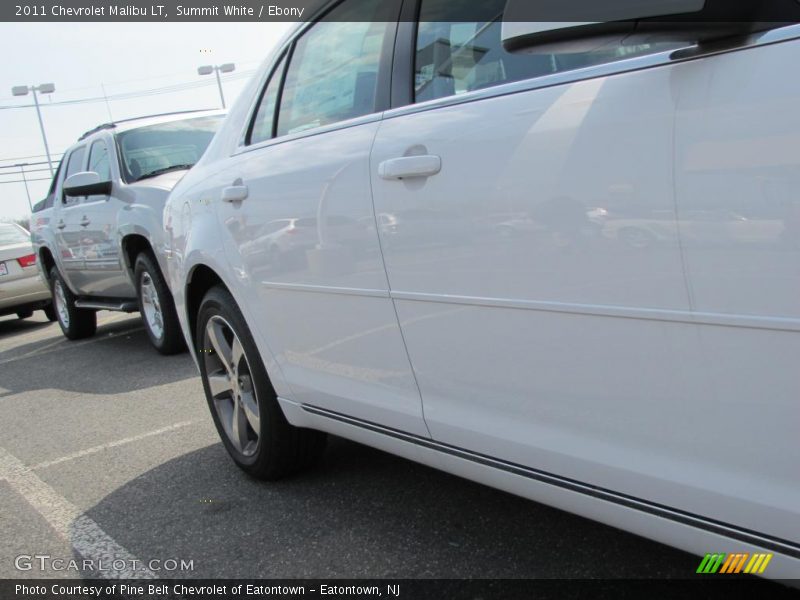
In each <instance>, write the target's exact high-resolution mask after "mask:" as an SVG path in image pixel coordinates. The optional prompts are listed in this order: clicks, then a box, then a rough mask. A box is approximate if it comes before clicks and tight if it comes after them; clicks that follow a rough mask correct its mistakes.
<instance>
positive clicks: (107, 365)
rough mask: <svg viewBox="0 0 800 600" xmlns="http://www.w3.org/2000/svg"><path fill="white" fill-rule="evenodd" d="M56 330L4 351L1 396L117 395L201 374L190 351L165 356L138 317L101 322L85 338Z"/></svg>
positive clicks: (1, 354) (0, 367)
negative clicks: (32, 393)
mask: <svg viewBox="0 0 800 600" xmlns="http://www.w3.org/2000/svg"><path fill="white" fill-rule="evenodd" d="M54 326H55V327H56V329H58V325H54ZM57 333H58V337H48V338H47V339H44V340H37V341H35V342H32V343H30V344H26V345H24V346H17V347H15V348H12V349H10V350H7V351H5V352H0V387H2V388H4V389H5V390H7V391H5V392H3V391H0V398H2V397H3V396H8V395H11V394H16V393H19V392H25V391H31V390H38V389H56V390H65V391H72V392H82V393H90V394H116V393H122V392H128V391H132V390H139V389H145V388H149V387H153V386H156V385H160V384H164V383H172V382H175V381H180V380H183V379H188V378H190V377H196V376H197V372H196V370H195V367H194V364H193V362H192V359H191V357H190V356H189V354H188V353H184V354H178V355H175V356H161V355H160V354H158V353H157V352H156V351H155V349H153V347H152V346H151V345H150V342H149V341H148V339H147V334H146V333H145V332H144V329H142V325H141V321H140V320H139V318H138V315H136V317H132V318H131V319H125V320H122V321H113V322H111V323H109V324H107V325H100V326H98V328H97V334H96V335H95V336H94V337H92V338H88V339H87V340H80V341H77V342H70V341H69V340H66V339H64V338H63V337H62V336H61V331H60V330H58V331H57Z"/></svg>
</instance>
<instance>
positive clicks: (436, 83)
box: [414, 0, 685, 102]
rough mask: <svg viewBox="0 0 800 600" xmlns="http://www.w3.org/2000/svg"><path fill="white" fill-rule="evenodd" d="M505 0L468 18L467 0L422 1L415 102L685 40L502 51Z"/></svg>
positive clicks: (471, 6)
mask: <svg viewBox="0 0 800 600" xmlns="http://www.w3.org/2000/svg"><path fill="white" fill-rule="evenodd" d="M505 4H506V0H483V1H482V3H481V4H480V10H481V11H483V14H482V16H483V20H482V21H471V22H465V21H464V20H463V19H462V18H460V16H461V15H466V14H469V15H470V18H474V17H475V13H476V10H478V8H477V7H476V5H475V3H474V2H472V1H471V0H422V5H421V7H420V17H419V21H420V22H419V25H418V27H417V43H416V59H415V67H414V96H415V101H416V102H424V101H426V100H434V99H436V98H443V97H446V96H453V95H457V94H463V93H466V92H471V91H474V90H479V89H482V88H486V87H490V86H494V85H500V84H502V83H508V82H511V81H519V80H522V79H531V78H534V77H541V76H543V75H551V74H553V73H559V72H562V71H568V70H572V69H580V68H583V67H590V66H593V65H597V64H601V63H607V62H611V61H615V60H621V59H624V58H630V57H633V56H639V55H642V54H649V53H653V52H660V51H664V50H669V49H671V48H678V47H680V46H683V45H685V44H681V43H679V42H670V41H662V42H654V43H643V44H634V45H630V46H621V45H617V44H611V45H606V46H602V47H601V48H599V49H596V50H592V51H587V52H562V53H558V52H555V53H553V52H549V53H528V52H525V53H511V52H506V50H505V49H504V48H503V43H502V37H501V29H502V17H503V10H504V8H505Z"/></svg>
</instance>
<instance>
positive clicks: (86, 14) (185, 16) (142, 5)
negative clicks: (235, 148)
mask: <svg viewBox="0 0 800 600" xmlns="http://www.w3.org/2000/svg"><path fill="white" fill-rule="evenodd" d="M349 1H364V0H349ZM374 1H377V2H380V1H381V0H374ZM407 1H414V0H407ZM424 1H425V0H423V2H424ZM332 3H335V1H334V0H4V1H3V2H1V3H0V21H8V22H37V21H41V22H45V21H50V22H52V21H60V22H90V21H98V22H102V21H106V22H203V21H230V22H245V21H250V22H257V21H263V22H279V21H284V22H285V21H290V22H305V21H309V20H313V19H314V18H315V17H316V16H317V15H318V14H319V13H320V11H322V10H324V8H325V7H326V6H328V5H330V4H332ZM367 4H369V2H365V5H367ZM488 5H491V6H494V5H496V6H497V7H498V9H497V12H498V14H497V17H500V15H502V14H503V13H504V12H505V15H504V16H503V17H502V18H504V19H505V20H511V21H534V22H535V21H538V22H587V21H589V22H597V21H600V22H606V21H618V20H630V19H637V20H638V19H639V18H645V19H646V20H647V21H669V22H674V21H679V22H753V21H766V22H780V23H797V22H800V2H798V1H797V0H658V1H657V2H656V1H655V0H493V1H488ZM431 8H432V9H433V10H432V11H431V10H429V11H427V13H426V14H428V15H432V17H433V18H431V19H430V20H437V19H436V16H435V15H436V10H439V11H440V12H441V13H442V15H441V17H442V18H441V20H451V19H452V16H453V15H454V14H456V15H457V19H458V20H459V21H470V22H472V21H483V20H485V19H486V18H487V16H486V15H487V2H482V1H477V0H475V1H466V0H452V1H451V2H446V3H441V2H437V3H435V4H432V6H431ZM676 11H677V12H676ZM411 12H412V11H409V13H410V14H411ZM373 13H374V10H365V17H364V20H369V17H368V16H367V15H371V14H373ZM631 15H635V16H631ZM659 15H664V16H659ZM348 18H353V17H352V15H351V16H349V17H348Z"/></svg>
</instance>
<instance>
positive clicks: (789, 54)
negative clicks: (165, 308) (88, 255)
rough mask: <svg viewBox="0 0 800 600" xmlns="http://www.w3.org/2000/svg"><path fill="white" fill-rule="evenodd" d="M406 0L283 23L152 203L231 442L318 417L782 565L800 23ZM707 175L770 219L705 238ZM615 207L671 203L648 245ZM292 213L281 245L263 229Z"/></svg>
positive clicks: (799, 264) (450, 463) (789, 573)
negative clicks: (159, 210)
mask: <svg viewBox="0 0 800 600" xmlns="http://www.w3.org/2000/svg"><path fill="white" fill-rule="evenodd" d="M673 3H674V0H666V1H665V2H661V3H659V6H660V7H661V8H662V9H664V10H667V9H668V8H669V6H671V5H672V4H673ZM415 4H417V3H415V2H410V3H409V2H405V3H404V4H403V7H404V9H403V10H410V11H411V12H409V13H405V14H402V15H399V18H397V17H398V16H397V15H395V16H394V17H387V15H386V11H390V10H391V8H392V7H394V8H398V9H399V3H394V2H380V3H378V2H376V1H370V0H344V1H343V2H339V3H329V4H328V5H327V9H328V10H329V11H330V12H327V13H320V14H324V15H325V16H324V17H322V18H321V19H316V20H312V22H309V23H306V24H303V25H301V26H298V27H297V28H296V29H295V30H293V31H292V32H291V33H290V34H288V36H287V37H286V39H284V41H283V42H282V43H281V44H279V46H278V48H277V49H276V51H275V52H274V54H273V55H272V56H270V57H269V58H268V59H267V60H266V61H265V63H264V64H263V66H262V68H261V70H260V71H259V74H258V75H257V76H256V77H255V79H254V80H253V81H252V82H251V84H250V85H249V87H248V88H247V89H246V90H245V91H244V93H243V94H242V96H241V98H240V100H239V101H238V103H237V104H236V106H235V107H234V108H233V110H232V111H231V112H230V113H229V116H228V118H227V120H226V122H225V123H224V124H223V126H222V128H221V130H220V132H219V133H218V135H217V136H216V137H215V139H214V141H213V142H212V143H211V145H210V146H209V148H208V151H207V153H206V154H205V155H204V157H203V158H202V159H201V160H200V161H199V163H198V164H197V165H196V166H195V168H194V169H192V170H191V171H190V172H188V173H187V174H186V176H185V177H184V178H183V179H182V180H181V181H180V182H179V183H178V184H177V185H176V187H175V189H174V190H173V192H172V194H171V196H170V198H169V200H168V202H167V205H166V207H165V212H166V214H165V223H166V224H167V229H166V244H167V248H168V251H167V254H168V258H167V270H168V276H169V278H170V282H171V289H172V291H173V293H174V295H175V304H176V307H177V312H178V317H179V319H180V322H181V327H182V329H183V332H184V334H185V336H186V339H187V342H188V345H189V346H190V348H191V350H192V352H193V354H194V357H195V359H196V361H197V363H198V366H199V370H200V373H201V376H202V380H203V384H204V387H205V392H206V395H207V398H208V403H209V406H210V409H211V414H212V415H213V419H214V422H215V423H216V426H217V428H218V430H219V432H220V435H221V437H222V440H223V442H224V444H225V447H226V448H227V450H228V452H229V453H230V455H231V456H232V458H233V460H234V461H235V463H236V464H237V465H239V466H240V467H241V468H242V469H244V470H245V471H246V472H247V473H249V474H251V475H253V476H255V477H259V478H264V479H273V478H276V477H280V476H282V475H285V474H287V473H290V472H293V471H296V470H297V469H299V468H302V467H304V466H306V465H308V464H310V463H311V462H313V460H314V459H315V458H316V457H317V456H318V455H319V453H320V452H321V449H322V446H323V442H324V433H325V432H329V433H333V434H336V435H340V436H343V437H346V438H350V439H352V440H356V441H359V442H362V443H364V444H368V445H372V446H375V447H377V448H381V449H383V450H386V451H389V452H393V453H396V454H398V455H401V456H404V457H406V458H409V459H412V460H416V461H419V462H422V463H425V464H427V465H431V466H434V467H436V468H439V469H443V470H445V471H448V472H450V473H455V474H458V475H461V476H464V477H467V478H469V479H473V480H475V481H479V482H482V483H485V484H488V485H492V486H495V487H497V488H500V489H503V490H506V491H509V492H512V493H515V494H519V495H522V496H525V497H528V498H531V499H534V500H536V501H539V502H544V503H547V504H551V505H553V506H557V507H559V508H562V509H564V510H568V511H571V512H574V513H577V514H580V515H584V516H586V517H589V518H592V519H596V520H598V521H601V522H603V523H607V524H610V525H613V526H616V527H620V528H623V529H626V530H628V531H632V532H634V533H637V534H639V535H642V536H646V537H649V538H652V539H655V540H658V541H661V542H664V543H667V544H671V545H674V546H677V547H680V548H683V549H685V550H687V551H690V552H694V553H697V554H698V555H699V557H702V556H703V555H705V554H708V553H717V554H728V555H732V553H738V554H748V556H750V555H752V556H753V557H756V556H760V555H762V554H768V555H769V556H770V558H769V559H768V560H767V559H764V558H763V557H762V558H761V559H760V562H756V561H755V559H753V562H752V564H751V563H750V562H747V564H742V566H741V570H742V572H745V571H746V572H748V573H750V572H753V573H757V574H760V575H762V576H766V577H775V578H798V577H800V478H798V458H799V457H800V437H799V436H798V429H797V427H798V419H799V418H800V400H799V399H800V376H798V370H797V360H798V356H800V301H799V300H798V299H800V243H798V240H799V239H800V237H799V236H800V219H798V215H800V210H799V209H798V206H799V205H800V194H799V193H798V190H800V168H798V167H800V109H798V107H800V77H796V76H790V75H789V74H790V73H796V72H797V65H798V64H800V27H798V26H796V25H791V26H778V25H777V24H770V23H760V26H755V25H753V24H748V23H741V22H739V23H737V22H734V21H733V20H731V22H730V23H726V24H725V26H724V27H712V26H710V25H709V26H708V27H705V26H703V24H702V20H700V26H698V27H697V28H695V29H691V30H689V29H688V28H681V29H679V30H675V31H674V32H673V31H671V30H670V29H669V24H668V23H667V25H665V24H664V23H661V22H660V23H658V25H659V27H658V28H657V29H658V35H648V34H647V33H642V34H641V35H639V34H633V33H631V32H630V31H626V30H624V28H623V29H622V30H620V33H619V35H618V36H617V39H616V40H614V39H613V38H609V37H608V36H609V35H612V36H613V35H615V34H614V33H613V32H614V31H617V30H616V29H615V28H614V27H611V28H610V29H601V30H598V29H596V28H595V27H594V26H592V25H585V24H584V26H581V27H576V26H573V25H572V24H570V23H568V22H562V23H560V24H555V23H554V24H552V26H551V27H550V30H549V31H548V27H547V24H543V23H534V24H532V23H524V22H517V21H507V22H505V21H504V20H503V18H498V15H501V14H502V12H503V8H504V6H506V4H507V2H506V0H489V1H487V2H484V3H481V4H480V5H476V4H475V3H472V2H461V1H458V2H455V1H454V2H449V3H442V2H438V1H436V0H421V2H420V3H419V7H418V8H419V13H415V12H414V9H415V7H414V5H415ZM508 4H509V5H512V4H515V3H514V2H513V1H512V2H509V3H508ZM523 4H524V3H523ZM612 4H613V2H612ZM623 4H624V3H623ZM678 4H679V5H680V6H682V7H686V6H687V5H690V4H697V3H696V2H694V3H693V2H685V1H680V2H678ZM700 4H703V3H702V2H700ZM712 4H716V3H712ZM635 5H637V3H631V2H628V3H627V4H626V6H627V10H630V7H631V6H634V10H635ZM415 14H418V19H419V21H420V22H419V24H418V26H417V25H416V24H415V23H414V22H413V20H414V18H415V17H414V15H415ZM476 14H478V17H476V16H475V15H476ZM717 14H719V13H717ZM364 19H366V20H364ZM585 20H586V21H590V20H597V19H585ZM604 25H608V24H607V23H606V24H604ZM643 27H644V25H643ZM598 31H602V32H603V35H605V36H606V37H604V38H603V40H602V43H595V40H594V38H593V37H591V36H593V35H595V34H597V32H598ZM609 31H610V32H611V33H609ZM732 34H738V35H732ZM727 36H731V37H727ZM573 42H580V43H573ZM509 48H512V49H514V51H513V52H512V51H510V50H509ZM711 200H713V201H714V203H716V205H725V204H727V203H730V205H732V206H735V207H736V208H735V212H736V214H746V216H747V219H748V220H749V222H751V223H752V222H758V221H759V220H761V221H768V222H769V223H770V229H769V231H771V232H772V233H770V235H763V236H761V237H760V239H759V241H758V243H755V242H753V241H752V240H745V239H744V238H743V237H742V236H737V235H718V234H714V240H713V243H707V242H708V240H705V239H703V236H704V235H711V234H710V233H709V232H713V231H714V228H713V227H710V226H709V223H707V222H705V223H703V225H702V226H700V227H694V226H692V223H693V219H695V217H696V215H698V214H699V212H698V207H705V206H708V205H709V201H711ZM612 205H613V206H612ZM606 206H608V207H609V208H608V210H606ZM598 207H602V208H598ZM634 209H635V210H634ZM700 212H702V216H703V219H709V218H713V217H714V215H719V218H725V219H726V223H725V224H724V225H725V226H726V227H727V226H728V223H727V219H728V217H727V216H723V215H727V214H730V213H729V212H728V213H726V212H724V211H708V210H706V209H703V210H702V211H700ZM620 213H624V214H640V215H654V214H657V215H659V222H662V223H663V222H664V221H667V223H663V227H660V229H659V232H660V235H659V237H658V239H657V243H653V244H649V245H647V248H646V251H645V250H643V249H642V247H641V246H642V245H641V244H632V243H620V239H618V235H616V234H615V235H609V234H607V231H606V232H605V233H604V232H603V228H605V229H606V230H610V228H611V227H612V226H613V222H612V223H611V224H608V223H609V221H613V217H614V215H615V214H620ZM409 214H414V215H426V214H430V215H436V218H431V219H425V218H404V217H403V215H409ZM384 215H396V218H395V220H394V225H393V227H391V228H390V227H385V226H384V223H383V219H384V217H383V216H384ZM504 215H523V217H521V218H525V219H531V220H536V227H527V228H522V227H521V228H518V230H515V232H514V233H515V235H514V236H512V237H509V236H507V235H504V234H503V232H502V231H500V230H498V227H497V226H496V225H497V223H498V222H501V221H502V220H504V219H507V218H508V217H505V216H504ZM648 218H649V217H648ZM301 219H314V220H315V221H314V222H315V225H316V227H315V228H312V229H311V230H310V231H308V232H306V233H305V234H304V235H310V236H312V237H313V239H312V240H309V239H305V241H304V243H303V244H302V245H299V246H296V247H293V250H294V251H296V252H300V253H302V255H303V256H302V259H301V260H294V261H290V262H289V263H287V264H286V265H285V267H284V268H281V269H274V268H272V266H271V260H270V256H271V254H272V253H273V252H274V250H273V249H272V245H273V244H274V242H275V239H274V236H272V235H270V234H267V235H263V234H262V233H259V232H264V231H269V228H270V224H278V223H283V224H286V223H292V222H293V223H296V222H297V221H296V220H298V221H299V220H301ZM342 219H345V220H346V222H347V223H352V222H355V223H366V224H369V223H374V224H375V225H374V226H364V227H361V228H360V229H358V234H357V235H358V237H357V239H355V240H354V239H353V230H352V228H348V227H345V226H344V225H342V223H343V221H342ZM499 220H500V221H499ZM776 221H779V222H780V229H781V230H780V231H777V230H776V228H775V223H776ZM280 231H283V232H284V234H285V235H286V236H289V235H290V234H288V233H287V231H288V230H287V229H286V228H284V227H281V228H280ZM703 232H706V233H705V234H704V233H703ZM284 234H282V235H284ZM298 235H299V234H298ZM259 236H260V237H259ZM619 237H623V236H622V232H621V231H620V232H619ZM400 239H402V240H405V242H404V243H398V240H400ZM390 240H391V243H387V242H389V241H390ZM312 241H313V243H311V242H312ZM354 246H355V248H354ZM715 560H716V559H715ZM738 560H739V559H737V561H738ZM699 562H700V558H698V563H699ZM706 562H709V561H706ZM737 564H738V563H737ZM748 565H749V566H748ZM723 567H725V568H727V567H726V566H725V565H723V564H720V565H716V567H715V568H720V569H722V568H723ZM762 567H763V568H762ZM703 568H706V567H703ZM709 569H712V567H709Z"/></svg>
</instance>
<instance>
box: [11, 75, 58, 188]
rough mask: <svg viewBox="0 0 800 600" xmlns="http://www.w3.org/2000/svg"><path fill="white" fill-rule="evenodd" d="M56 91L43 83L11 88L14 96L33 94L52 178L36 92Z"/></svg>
mask: <svg viewBox="0 0 800 600" xmlns="http://www.w3.org/2000/svg"><path fill="white" fill-rule="evenodd" d="M55 91H56V86H55V84H52V83H43V84H41V85H31V86H27V85H15V86H14V87H12V88H11V93H12V94H13V95H14V96H27V95H28V92H33V104H34V105H35V106H36V116H38V117H39V128H40V129H41V130H42V141H44V152H45V154H47V165H48V166H49V167H50V176H51V177H52V176H53V161H52V160H50V148H49V147H48V146H47V135H45V133H44V121H42V111H41V110H40V109H39V97H38V96H37V95H36V92H39V93H42V94H52V93H53V92H55Z"/></svg>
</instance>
